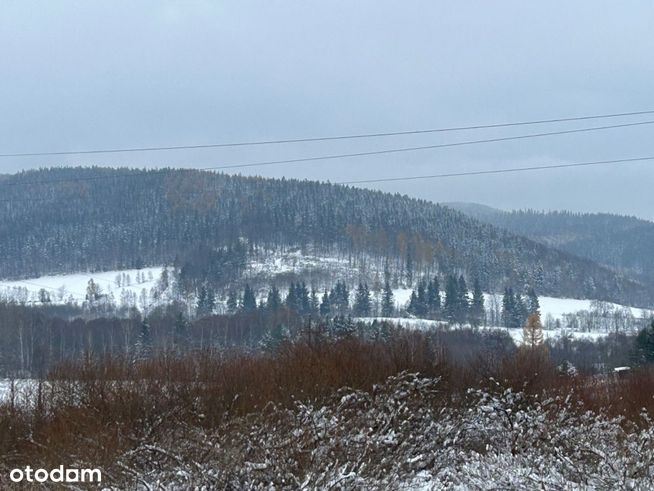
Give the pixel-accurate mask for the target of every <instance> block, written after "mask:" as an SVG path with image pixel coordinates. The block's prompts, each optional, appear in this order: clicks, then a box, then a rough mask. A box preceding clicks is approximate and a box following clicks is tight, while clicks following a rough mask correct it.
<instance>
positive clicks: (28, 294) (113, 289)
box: [0, 267, 162, 303]
mask: <svg viewBox="0 0 654 491" xmlns="http://www.w3.org/2000/svg"><path fill="white" fill-rule="evenodd" d="M161 270H162V268H161V267H154V268H143V269H127V270H121V271H104V272H100V273H75V274H68V275H55V276H41V277H39V278H30V279H26V280H15V281H0V299H3V298H7V299H14V300H17V301H20V302H25V303H36V302H38V292H39V291H40V290H41V289H44V290H46V291H47V292H48V293H49V294H50V297H51V299H52V301H53V302H55V303H65V302H68V301H73V302H77V303H81V302H83V301H84V299H85V297H86V287H87V285H88V282H89V280H91V279H92V280H93V281H94V282H95V283H97V284H98V285H99V286H100V288H101V289H102V292H103V293H106V294H113V295H114V297H116V298H117V299H118V298H120V294H121V293H122V292H123V291H129V292H132V293H133V294H134V295H138V294H140V293H141V291H142V290H143V289H144V288H145V289H146V290H148V291H149V290H150V288H152V287H153V286H154V284H155V282H156V280H157V279H158V278H159V276H160V275H161ZM118 277H120V286H118V283H117V281H116V279H117V278H118ZM137 278H138V279H137Z"/></svg>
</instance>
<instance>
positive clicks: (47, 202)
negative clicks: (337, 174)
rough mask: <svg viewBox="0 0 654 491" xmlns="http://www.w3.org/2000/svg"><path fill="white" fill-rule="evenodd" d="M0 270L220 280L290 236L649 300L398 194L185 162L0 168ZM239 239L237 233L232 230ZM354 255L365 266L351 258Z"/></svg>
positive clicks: (492, 287)
mask: <svg viewBox="0 0 654 491" xmlns="http://www.w3.org/2000/svg"><path fill="white" fill-rule="evenodd" d="M0 188H1V189H2V194H3V202H2V206H0V278H4V279H9V278H20V277H38V276H41V275H44V274H51V273H68V272H76V271H101V270H110V269H125V268H134V267H142V266H148V265H161V264H173V263H176V264H184V265H186V266H188V267H187V270H188V271H189V272H190V273H189V274H191V275H200V276H202V277H203V279H205V280H213V281H216V282H225V283H227V282H229V281H231V280H232V279H233V278H234V277H236V276H238V275H239V274H240V272H241V270H240V269H241V267H242V260H243V256H244V255H247V254H250V253H251V252H252V251H255V250H257V249H261V248H267V249H271V250H275V249H276V250H280V249H285V248H286V249H287V248H292V247H298V248H300V249H301V250H302V251H309V250H310V251H311V253H312V254H316V255H320V254H324V255H327V254H331V255H332V256H334V255H336V256H340V257H347V258H348V260H349V261H351V262H352V263H353V264H356V265H357V267H359V268H361V269H362V270H363V269H365V268H370V269H373V268H376V269H377V270H382V271H383V269H390V270H392V271H394V272H395V274H397V275H401V277H402V280H403V282H405V283H411V282H412V281H413V279H414V278H416V277H417V275H422V274H430V273H434V272H437V271H438V272H441V273H443V274H446V273H449V272H456V273H459V272H462V273H465V274H466V275H467V276H469V277H471V278H472V277H477V278H479V280H480V282H481V284H482V286H483V288H484V289H485V290H486V291H500V290H501V289H502V288H503V287H504V285H505V284H507V283H510V284H513V285H533V286H534V287H535V288H537V290H538V291H539V293H541V294H543V295H551V296H561V297H573V298H598V299H605V300H612V301H616V302H620V303H625V304H633V305H650V304H651V303H652V298H654V294H653V293H652V291H653V289H652V288H646V287H644V286H643V285H642V284H640V283H639V282H637V281H633V280H630V279H627V278H625V277H623V276H622V275H620V274H618V273H616V272H614V271H611V270H610V269H608V268H606V267H602V266H600V265H598V264H596V263H594V262H593V261H591V260H588V259H582V258H578V257H576V256H574V255H571V254H568V253H566V252H562V251H559V250H556V249H554V248H552V247H548V246H547V245H544V244H541V243H537V242H535V241H532V240H529V239H526V238H523V237H519V236H517V235H515V234H513V233H510V232H507V231H504V230H501V229H499V228H497V227H494V226H491V225H488V224H484V223H481V222H479V221H478V220H477V219H475V218H472V217H469V216H466V215H464V214H462V213H460V212H458V211H455V210H452V209H449V208H446V207H443V206H439V205H436V204H433V203H431V202H427V201H424V200H417V199H413V198H409V197H407V196H400V195H391V194H387V193H382V192H378V191H371V190H363V189H356V188H350V187H344V186H338V185H332V184H326V183H318V182H310V181H296V180H285V179H281V180H280V179H264V178H258V177H241V176H229V175H224V174H217V173H209V172H202V171H196V170H173V169H163V170H152V171H142V170H129V169H107V168H57V169H43V170H38V171H28V172H23V173H20V174H17V175H10V176H3V178H2V179H0ZM243 239H246V240H245V241H244V240H243ZM364 266H365V268H364Z"/></svg>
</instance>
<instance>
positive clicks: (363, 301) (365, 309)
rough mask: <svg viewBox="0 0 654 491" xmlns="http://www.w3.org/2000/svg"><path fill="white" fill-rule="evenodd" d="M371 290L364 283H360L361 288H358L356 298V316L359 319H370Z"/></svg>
mask: <svg viewBox="0 0 654 491" xmlns="http://www.w3.org/2000/svg"><path fill="white" fill-rule="evenodd" d="M370 305H371V301H370V290H369V289H368V285H367V284H364V283H359V288H357V293H356V296H355V298H354V307H353V310H354V315H356V316H358V317H368V316H369V315H370Z"/></svg>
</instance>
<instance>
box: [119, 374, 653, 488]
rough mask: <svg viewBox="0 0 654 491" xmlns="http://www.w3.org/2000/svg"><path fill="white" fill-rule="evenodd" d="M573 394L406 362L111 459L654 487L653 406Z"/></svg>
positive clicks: (169, 476)
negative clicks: (310, 398) (435, 372)
mask: <svg viewBox="0 0 654 491" xmlns="http://www.w3.org/2000/svg"><path fill="white" fill-rule="evenodd" d="M575 400H576V399H575V397H574V394H570V395H569V396H567V397H565V398H563V397H560V396H552V397H548V396H546V395H542V396H531V395H526V394H523V393H520V392H514V391H512V390H510V389H504V388H503V387H502V386H501V385H500V384H499V383H498V384H496V385H495V387H493V388H492V390H486V391H481V390H470V391H469V392H468V394H467V396H466V398H464V399H460V398H459V400H453V399H452V398H451V397H450V396H446V395H445V393H444V392H443V393H441V392H440V391H439V380H438V379H429V378H421V377H419V376H417V375H414V374H407V373H404V374H401V375H399V376H395V377H390V378H388V379H387V381H386V382H385V383H384V384H381V385H377V386H375V387H374V388H373V389H372V390H371V391H356V390H351V389H348V388H343V389H341V390H339V391H338V392H337V393H336V394H334V396H333V397H331V398H330V399H329V400H327V401H323V403H321V404H308V403H302V402H297V403H296V404H295V406H294V407H292V408H290V409H282V408H279V407H276V406H274V405H269V406H268V407H266V408H265V409H264V410H263V411H261V412H258V413H255V414H251V415H249V416H245V417H242V418H235V419H229V420H227V421H226V422H225V423H224V424H223V425H221V426H219V427H218V428H216V429H212V430H205V429H203V425H202V418H203V416H202V414H198V415H197V421H195V422H188V421H185V422H178V423H177V424H176V425H174V426H173V423H172V422H171V421H168V422H167V424H168V427H173V429H172V430H166V431H154V430H153V431H152V432H151V436H150V437H149V438H148V439H146V440H144V441H142V442H140V444H139V445H138V446H137V447H136V448H134V449H132V450H131V451H129V452H127V453H125V454H124V455H122V456H121V458H120V459H119V460H118V462H116V463H115V465H114V466H113V467H112V468H111V469H107V470H108V471H109V474H110V475H111V476H113V477H114V478H115V479H116V480H117V482H120V483H121V484H120V485H118V486H117V488H122V487H128V488H130V487H140V488H142V489H148V488H151V489H156V488H158V487H159V486H163V487H165V488H166V489H348V490H349V489H461V490H464V489H465V490H468V489H525V490H527V489H653V488H654V467H652V455H654V442H653V436H654V429H652V425H651V421H650V420H649V418H648V416H647V415H646V414H643V415H642V420H641V421H640V423H642V424H639V425H636V424H635V423H633V422H627V421H624V420H622V419H611V418H608V417H605V416H602V415H598V414H594V413H591V412H588V411H584V410H582V408H581V405H580V404H579V403H576V402H575Z"/></svg>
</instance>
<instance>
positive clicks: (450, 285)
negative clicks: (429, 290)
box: [443, 275, 459, 323]
mask: <svg viewBox="0 0 654 491" xmlns="http://www.w3.org/2000/svg"><path fill="white" fill-rule="evenodd" d="M443 310H444V311H445V318H446V319H447V321H448V322H450V323H454V322H457V319H458V312H459V284H458V282H457V281H456V277H454V276H453V275H448V276H447V282H446V283H445V304H444V305H443Z"/></svg>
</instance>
